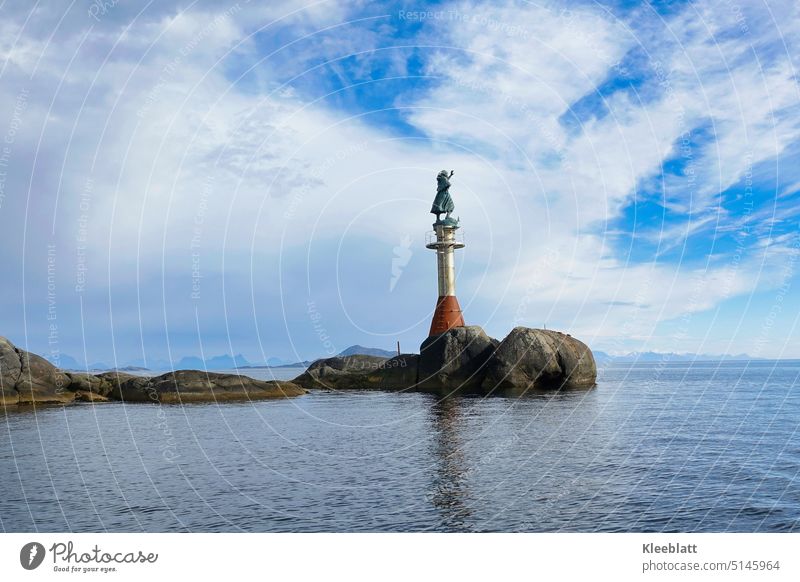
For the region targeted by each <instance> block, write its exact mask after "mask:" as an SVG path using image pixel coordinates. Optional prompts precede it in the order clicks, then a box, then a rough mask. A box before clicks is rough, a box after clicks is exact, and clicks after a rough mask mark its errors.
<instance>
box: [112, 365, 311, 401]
mask: <svg viewBox="0 0 800 582" xmlns="http://www.w3.org/2000/svg"><path fill="white" fill-rule="evenodd" d="M111 374H112V375H113V376H114V377H115V380H116V385H115V386H114V388H113V389H112V390H111V393H110V394H111V397H112V398H115V399H118V400H124V401H126V402H161V403H175V402H219V401H227V400H263V399H267V398H286V397H289V396H300V395H301V394H305V393H306V391H305V390H304V389H303V388H302V387H300V386H297V385H296V384H293V383H291V382H279V381H264V380H255V379H253V378H249V377H247V376H240V375H237V374H217V373H213V372H203V371H199V370H179V371H176V372H169V373H167V374H163V375H161V376H156V377H155V378H146V377H142V376H132V375H130V374H122V373H111ZM106 376H108V374H106Z"/></svg>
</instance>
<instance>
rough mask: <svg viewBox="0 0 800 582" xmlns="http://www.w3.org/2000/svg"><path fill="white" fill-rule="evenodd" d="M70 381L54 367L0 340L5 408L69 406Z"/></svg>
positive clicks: (1, 384) (1, 379) (0, 370)
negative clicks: (41, 404) (67, 403)
mask: <svg viewBox="0 0 800 582" xmlns="http://www.w3.org/2000/svg"><path fill="white" fill-rule="evenodd" d="M69 382H70V381H69V377H68V376H67V375H66V374H65V373H64V372H62V371H61V370H59V369H58V368H56V367H55V366H54V365H53V364H51V363H50V362H48V361H47V360H45V359H44V358H42V357H41V356H37V355H36V354H31V353H30V352H26V351H25V350H20V349H19V348H17V347H16V346H15V345H14V344H12V343H11V342H10V341H8V340H7V339H6V338H3V337H0V388H1V389H2V400H3V403H4V404H35V403H51V402H52V403H64V402H71V401H72V400H73V399H74V394H73V393H72V392H70V391H68V390H67V388H68V386H69Z"/></svg>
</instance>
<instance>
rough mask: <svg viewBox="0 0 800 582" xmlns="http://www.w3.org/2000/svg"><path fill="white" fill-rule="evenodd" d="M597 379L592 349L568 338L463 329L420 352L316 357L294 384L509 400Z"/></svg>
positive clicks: (424, 346) (432, 339)
mask: <svg viewBox="0 0 800 582" xmlns="http://www.w3.org/2000/svg"><path fill="white" fill-rule="evenodd" d="M596 378H597V365H596V364H595V360H594V356H593V355H592V351H591V350H590V349H589V347H588V346H587V345H586V344H584V343H583V342H581V341H579V340H577V339H575V338H573V337H572V336H570V335H568V334H564V333H561V332H557V331H551V330H544V329H531V328H527V327H516V328H514V329H513V330H512V331H511V333H509V334H508V336H506V337H505V339H503V340H502V341H498V340H496V339H494V338H491V337H489V336H488V335H486V333H485V332H484V331H483V329H481V328H480V327H478V326H466V327H454V328H452V329H450V330H448V331H447V332H445V333H443V334H441V335H437V336H433V337H430V338H428V339H427V340H425V341H424V342H423V343H422V345H421V346H420V354H419V355H417V354H401V355H399V356H395V357H393V358H382V357H378V356H359V355H352V356H344V357H333V358H326V359H323V360H317V361H315V362H314V363H312V364H311V365H310V366H309V367H308V369H307V370H306V371H305V372H304V373H303V374H301V375H300V376H298V377H297V378H295V379H294V380H292V382H294V383H295V384H298V385H300V386H302V387H304V388H309V389H315V388H317V389H319V388H327V389H334V390H346V389H357V390H392V391H397V390H416V391H424V392H434V393H438V394H455V393H459V394H479V395H492V394H497V395H508V394H523V393H525V392H527V391H531V390H537V391H538V390H558V389H561V388H568V389H585V388H591V387H593V386H594V385H595V381H596Z"/></svg>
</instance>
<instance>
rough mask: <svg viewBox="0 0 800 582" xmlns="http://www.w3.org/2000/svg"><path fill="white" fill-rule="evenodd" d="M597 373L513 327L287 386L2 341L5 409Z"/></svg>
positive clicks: (446, 390) (462, 331) (568, 344)
mask: <svg viewBox="0 0 800 582" xmlns="http://www.w3.org/2000/svg"><path fill="white" fill-rule="evenodd" d="M596 376H597V367H596V364H595V360H594V357H593V356H592V352H591V350H590V349H589V348H588V347H587V346H586V345H585V344H584V343H582V342H580V341H578V340H576V339H575V338H573V337H571V336H569V335H567V334H563V333H559V332H557V331H551V330H543V329H530V328H526V327H517V328H514V330H513V331H512V332H511V333H509V334H508V336H507V337H506V338H505V339H503V340H502V341H498V340H496V339H493V338H490V337H489V336H487V335H486V333H485V332H484V331H483V330H482V329H481V328H480V327H478V326H464V327H454V328H451V329H450V330H448V331H446V332H445V333H443V334H440V335H437V336H434V337H430V338H428V339H427V340H425V341H424V342H423V344H422V346H421V347H420V353H419V354H401V355H398V356H394V357H391V358H388V357H381V356H372V355H362V354H351V355H345V356H336V357H333V358H324V359H320V360H316V361H314V362H313V363H312V364H311V365H310V366H309V367H308V369H307V370H306V371H305V372H303V373H302V374H301V375H300V376H298V377H297V378H295V379H294V380H292V381H289V382H286V381H278V380H270V381H266V380H256V379H253V378H250V377H248V376H244V375H241V374H220V373H215V372H206V371H203V370H177V371H173V372H168V373H166V374H162V375H160V376H140V375H134V374H128V373H125V372H121V371H111V372H103V373H100V374H90V373H86V372H71V371H64V370H60V369H59V368H57V367H55V366H54V365H53V364H51V363H50V362H48V361H47V360H45V359H44V358H42V357H41V356H38V355H36V354H32V353H30V352H27V351H25V350H22V349H19V348H17V347H16V346H15V345H14V344H12V343H11V342H10V341H8V340H7V339H6V338H3V337H0V401H1V402H2V404H3V406H9V405H31V404H71V403H79V402H92V403H101V402H114V401H117V402H145V403H146V402H152V403H156V402H158V403H176V404H177V403H191V402H227V401H235V400H264V399H273V398H290V397H294V396H301V395H303V394H306V393H307V392H308V390H314V389H323V390H331V389H333V390H389V391H402V390H409V391H423V392H434V393H437V394H441V395H455V394H480V395H487V396H488V395H521V394H524V393H526V392H529V391H540V390H554V389H555V390H558V389H562V388H573V389H574V388H591V387H592V386H594V384H595V379H596Z"/></svg>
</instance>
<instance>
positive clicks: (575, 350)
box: [482, 327, 597, 393]
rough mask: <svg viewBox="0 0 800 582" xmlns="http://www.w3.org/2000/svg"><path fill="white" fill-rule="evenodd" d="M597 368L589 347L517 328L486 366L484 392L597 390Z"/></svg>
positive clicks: (559, 336) (552, 333) (555, 334)
mask: <svg viewBox="0 0 800 582" xmlns="http://www.w3.org/2000/svg"><path fill="white" fill-rule="evenodd" d="M596 378H597V366H596V364H595V361H594V356H593V355H592V351H591V350H590V349H589V347H588V346H587V345H586V344H584V343H583V342H580V341H578V340H576V339H575V338H574V337H572V336H570V335H568V334H563V333H560V332H557V331H551V330H545V329H531V328H527V327H516V328H514V329H513V330H512V331H511V333H509V334H508V336H506V338H505V339H504V340H503V341H502V342H500V345H499V346H498V347H497V349H496V350H495V351H494V354H493V356H492V358H491V359H490V360H489V362H488V363H487V365H486V370H485V375H484V378H483V382H482V391H483V392H484V393H490V392H493V391H495V390H499V391H505V390H509V389H512V390H527V389H531V388H533V389H554V388H556V389H557V388H561V387H566V388H587V387H591V386H594V384H595V380H596Z"/></svg>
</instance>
